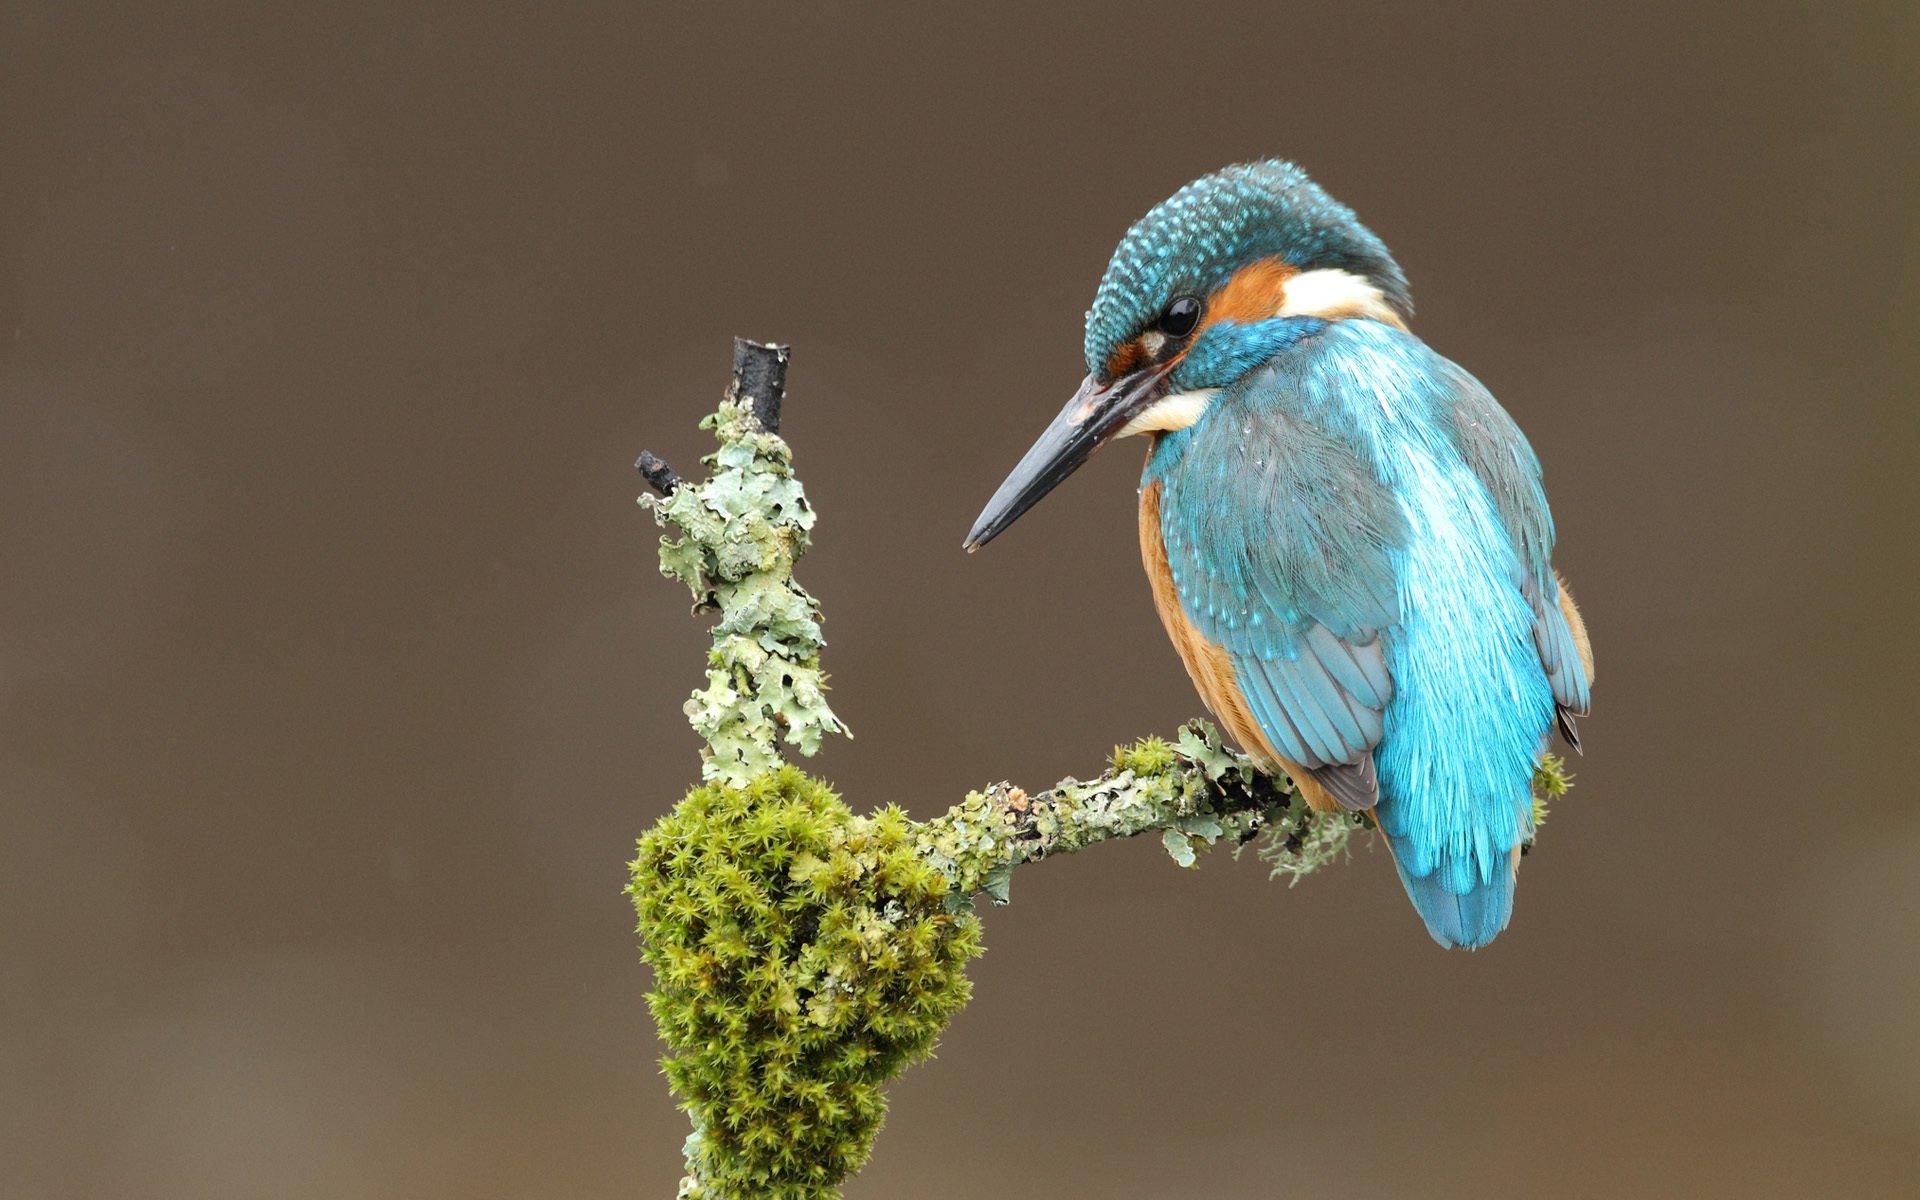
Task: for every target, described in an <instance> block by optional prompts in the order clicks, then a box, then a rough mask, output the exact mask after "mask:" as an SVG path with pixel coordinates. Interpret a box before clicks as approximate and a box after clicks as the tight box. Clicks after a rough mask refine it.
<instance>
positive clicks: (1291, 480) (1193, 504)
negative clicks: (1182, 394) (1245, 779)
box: [1148, 356, 1407, 808]
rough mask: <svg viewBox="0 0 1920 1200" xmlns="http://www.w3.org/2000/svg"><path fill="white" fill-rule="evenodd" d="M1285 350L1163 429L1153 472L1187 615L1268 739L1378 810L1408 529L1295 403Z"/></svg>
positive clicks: (1344, 451)
mask: <svg viewBox="0 0 1920 1200" xmlns="http://www.w3.org/2000/svg"><path fill="white" fill-rule="evenodd" d="M1290 359H1291V356H1287V357H1283V358H1282V359H1279V360H1275V362H1273V363H1270V364H1268V365H1267V366H1265V367H1263V368H1261V369H1259V370H1256V371H1254V372H1252V373H1250V374H1249V375H1248V376H1246V377H1245V378H1243V379H1242V380H1241V381H1240V382H1238V383H1236V384H1235V385H1234V387H1233V388H1231V389H1229V390H1228V391H1227V392H1226V393H1223V394H1222V395H1221V396H1220V397H1218V398H1217V399H1216V400H1215V401H1214V404H1215V406H1216V407H1215V409H1214V411H1212V412H1210V413H1209V415H1208V417H1207V419H1205V420H1203V421H1202V422H1200V423H1199V424H1197V425H1195V426H1193V427H1192V428H1190V429H1187V430H1183V431H1181V432H1179V433H1175V434H1171V435H1168V436H1167V437H1165V438H1163V439H1162V441H1161V445H1160V446H1159V447H1158V448H1157V449H1156V452H1155V455H1154V460H1153V462H1151V463H1150V464H1149V467H1148V476H1149V479H1157V480H1158V481H1159V482H1160V484H1161V487H1162V498H1161V514H1162V521H1161V534H1162V538H1163V540H1164V542H1165V552H1166V555H1167V565H1168V568H1169V570H1170V571H1171V573H1172V576H1173V582H1174V587H1175V590H1176V591H1177V593H1178V595H1179V599H1180V605H1181V608H1182V610H1183V611H1184V613H1185V614H1186V616H1187V619H1188V620H1189V621H1190V622H1192V624H1193V625H1194V627H1195V629H1196V630H1197V631H1198V632H1199V633H1200V635H1201V636H1203V637H1204V638H1206V639H1207V640H1208V641H1209V642H1211V643H1212V644H1214V645H1216V646H1219V647H1220V648H1221V649H1222V650H1223V651H1224V652H1225V654H1226V656H1227V659H1228V661H1229V663H1230V664H1231V665H1232V668H1233V673H1234V679H1235V682H1236V684H1237V685H1238V687H1239V690H1240V692H1241V694H1242V697H1243V698H1244V700H1245V702H1246V706H1247V708H1248V710H1249V711H1250V712H1251V714H1252V715H1253V717H1254V719H1255V721H1257V722H1258V724H1259V726H1260V729H1261V731H1262V732H1263V733H1264V734H1265V735H1266V738H1267V741H1268V743H1269V744H1270V745H1271V746H1272V748H1273V749H1274V751H1275V752H1276V753H1278V754H1279V755H1280V757H1282V758H1284V759H1286V760H1288V761H1289V762H1291V763H1294V764H1297V765H1299V766H1301V767H1305V768H1307V769H1308V770H1309V771H1310V772H1311V773H1312V774H1313V775H1314V776H1315V778H1316V779H1318V780H1319V782H1320V783H1321V784H1322V785H1323V786H1325V787H1326V788H1327V789H1328V790H1329V791H1330V792H1332V793H1333V795H1334V796H1335V797H1336V798H1337V799H1339V800H1340V802H1341V803H1343V804H1345V805H1347V806H1348V807H1350V808H1371V807H1373V805H1374V804H1375V803H1376V802H1377V800H1378V798H1379V782H1378V778H1377V775H1376V773H1375V769H1374V763H1373V756H1372V750H1373V747H1374V746H1376V745H1377V744H1378V743H1379V741H1380V738H1381V733H1382V714H1383V712H1384V710H1385V708H1386V706H1387V704H1388V702H1389V701H1390V700H1392V698H1393V680H1392V678H1391V677H1390V675H1389V672H1388V669H1387V663H1386V656H1385V648H1384V646H1383V644H1382V642H1381V638H1380V633H1381V631H1382V630H1384V629H1386V628H1388V627H1389V626H1391V625H1393V624H1394V623H1395V622H1397V621H1398V620H1399V616H1400V612H1399V597H1398V591H1397V588H1396V586H1395V580H1394V568H1393V554H1394V552H1395V551H1396V550H1397V549H1398V548H1399V547H1400V546H1402V545H1403V543H1404V542H1405V540H1406V531H1407V523H1406V518H1405V516H1404V515H1403V514H1402V512H1401V510H1400V507H1399V504H1398V503H1397V501H1396V500H1395V499H1394V496H1393V494H1392V491H1391V490H1390V488H1389V487H1388V486H1387V485H1386V483H1385V482H1384V481H1383V480H1382V479H1381V478H1380V477H1379V476H1378V474H1377V473H1376V472H1374V471H1373V470H1372V469H1370V468H1369V467H1368V465H1367V463H1366V460H1365V457H1364V456H1363V455H1362V454H1361V453H1359V451H1358V449H1357V447H1356V446H1355V445H1354V444H1353V441H1352V439H1351V438H1350V437H1347V436H1344V435H1343V431H1342V430H1341V429H1340V428H1339V427H1338V424H1337V423H1336V422H1328V421H1326V420H1324V419H1320V418H1321V417H1322V416H1323V415H1324V414H1316V413H1315V412H1313V411H1312V406H1311V405H1310V404H1302V403H1300V402H1299V401H1300V399H1301V397H1302V385H1303V383H1304V382H1305V381H1304V380H1303V379H1302V378H1300V377H1299V373H1298V370H1297V368H1295V367H1293V366H1291V365H1290ZM1176 466H1177V469H1175V467H1176ZM1156 468H1157V469H1156Z"/></svg>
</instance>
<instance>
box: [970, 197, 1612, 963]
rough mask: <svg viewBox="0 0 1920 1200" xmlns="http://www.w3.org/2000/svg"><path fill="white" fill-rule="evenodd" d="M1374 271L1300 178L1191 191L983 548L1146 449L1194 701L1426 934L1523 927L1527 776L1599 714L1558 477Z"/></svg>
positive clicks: (1404, 290)
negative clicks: (1374, 857)
mask: <svg viewBox="0 0 1920 1200" xmlns="http://www.w3.org/2000/svg"><path fill="white" fill-rule="evenodd" d="M1412 317H1413V300H1412V295H1411V292H1410V290H1409V287H1408V283H1407V278H1406V275H1405V273H1404V272H1403V271H1402V270H1401V268H1400V265H1399V264H1398V263H1397V262H1396V261H1395V260H1394V258H1393V256H1392V254H1391V253H1389V252H1388V250H1387V247H1386V244H1385V243H1384V242H1382V241H1381V239H1380V238H1379V237H1377V236H1376V235H1375V234H1374V233H1373V232H1372V231H1371V230H1370V229H1368V228H1367V227H1366V226H1365V225H1363V224H1361V223H1360V221H1359V219H1358V218H1357V217H1356V216H1355V214H1354V212H1353V210H1352V209H1350V208H1348V207H1346V206H1345V205H1343V204H1341V203H1339V202H1338V201H1336V200H1334V199H1333V198H1332V197H1331V196H1330V195H1328V194H1327V193H1326V192H1325V191H1324V190H1322V189H1321V187H1320V186H1319V185H1318V184H1316V183H1314V182H1313V181H1312V180H1311V179H1309V178H1308V177H1307V174H1306V172H1305V171H1303V170H1302V169H1301V168H1300V167H1298V166H1296V165H1294V164H1293V163H1291V162H1287V161H1284V160H1281V159H1268V160H1264V161H1256V162H1249V163H1242V164H1238V165H1234V166H1229V167H1227V168H1225V169H1223V170H1220V171H1216V172H1214V173H1213V174H1210V175H1206V176H1204V177H1202V178H1200V179H1197V180H1195V181H1194V182H1192V183H1189V184H1187V185H1186V186H1185V187H1183V188H1181V189H1180V190H1179V191H1177V192H1175V193H1174V194H1173V195H1172V196H1171V197H1169V198H1168V199H1166V200H1164V201H1162V202H1161V203H1160V204H1158V205H1157V206H1155V207H1154V208H1153V209H1152V210H1150V211H1149V212H1148V213H1147V215H1146V216H1145V217H1143V218H1141V219H1140V220H1139V221H1138V222H1136V223H1135V224H1134V225H1133V226H1132V227H1131V228H1130V229H1129V230H1128V231H1127V233H1126V235H1125V236H1124V237H1123V238H1122V239H1121V241H1120V244H1119V245H1118V247H1116V248H1115V250H1114V252H1113V256H1112V259H1111V260H1110V261H1109V263H1108V265H1107V269H1106V272H1105V274H1104V275H1103V276H1102V278H1101V280H1100V284H1099V287H1098V290H1097V291H1096V293H1095V295H1094V299H1093V306H1092V308H1090V309H1089V310H1088V311H1087V314H1086V337H1085V342H1084V345H1083V351H1084V354H1085V359H1086V367H1087V376H1086V379H1085V380H1084V381H1083V382H1082V383H1081V385H1080V387H1079V389H1078V391H1076V392H1075V393H1074V395H1073V397H1072V399H1070V400H1069V401H1068V402H1067V405H1066V407H1065V408H1063V409H1061V410H1060V413H1059V415H1057V416H1056V417H1054V418H1053V420H1052V422H1051V423H1050V424H1048V425H1047V427H1046V429H1045V431H1044V432H1043V433H1042V434H1041V435H1040V437H1039V439H1038V440H1037V441H1036V442H1034V444H1033V446H1032V448H1031V449H1029V450H1028V451H1027V453H1026V454H1025V455H1024V456H1023V457H1022V458H1021V459H1020V460H1019V463H1018V465H1016V466H1015V467H1014V469H1013V471H1012V473H1011V474H1009V475H1008V476H1007V478H1006V481H1005V482H1004V483H1002V484H1001V485H1000V487H999V489H998V490H997V491H996V492H995V493H994V495H993V498H992V499H991V500H990V501H989V502H988V503H987V506H986V508H985V509H984V510H983V511H982V512H981V514H980V517H979V519H978V520H977V521H976V522H975V523H974V526H973V528H972V531H971V532H970V533H969V534H968V535H967V538H966V541H965V543H964V546H965V548H966V549H968V550H969V551H971V550H976V549H978V548H980V547H981V546H984V545H986V544H987V543H988V542H989V541H991V540H992V539H993V538H994V537H996V536H998V535H999V534H1000V533H1001V532H1003V531H1004V530H1005V529H1006V528H1007V527H1008V526H1009V525H1011V524H1012V523H1013V522H1014V521H1015V520H1016V519H1017V518H1018V517H1020V516H1021V514H1023V513H1025V512H1026V511H1027V510H1028V509H1029V508H1031V507H1032V506H1033V505H1034V504H1035V503H1037V502H1038V501H1039V500H1040V499H1041V498H1042V497H1043V496H1045V495H1046V494H1047V493H1048V492H1050V491H1052V490H1053V488H1054V487H1056V486H1057V485H1058V484H1059V483H1060V482H1061V481H1062V480H1064V479H1066V478H1067V476H1068V475H1070V474H1072V473H1073V471H1074V470H1076V469H1077V468H1078V467H1079V466H1080V465H1081V464H1082V463H1084V462H1086V461H1087V459H1088V458H1089V456H1091V455H1092V454H1093V453H1094V451H1096V450H1098V449H1099V448H1100V447H1102V446H1103V445H1105V444H1107V443H1108V442H1111V441H1114V440H1116V439H1119V438H1125V437H1135V436H1141V437H1145V438H1146V439H1147V454H1146V464H1145V467H1144V469H1143V471H1142V474H1141V481H1140V492H1139V501H1140V514H1139V516H1140V549H1141V559H1142V562H1143V564H1144V565H1145V567H1146V573H1147V576H1148V580H1149V583H1150V585H1151V586H1150V590H1151V592H1152V597H1153V602H1154V606H1155V608H1156V610H1157V611H1158V613H1159V615H1160V618H1161V621H1162V623H1163V624H1164V625H1165V627H1166V632H1167V635H1168V637H1169V638H1170V639H1171V640H1172V642H1173V645H1174V648H1175V650H1176V651H1177V652H1178V654H1179V657H1180V659H1181V660H1182V662H1183V663H1184V664H1185V666H1186V669H1187V673H1188V674H1189V676H1191V678H1192V680H1193V683H1194V686H1195V688H1196V689H1197V690H1198V692H1199V694H1200V697H1201V699H1202V701H1203V702H1204V703H1205V705H1206V706H1207V708H1208V709H1209V710H1210V711H1211V712H1212V713H1213V715H1214V717H1215V719H1216V720H1218V721H1219V722H1220V723H1221V725H1222V726H1223V727H1224V728H1225V729H1226V731H1227V733H1228V735H1229V736H1230V737H1232V739H1233V740H1234V741H1235V742H1237V743H1238V744H1239V745H1240V747H1241V748H1242V749H1243V750H1244V751H1245V752H1246V753H1247V754H1248V755H1249V757H1251V758H1252V759H1253V760H1254V761H1255V763H1256V764H1258V765H1259V766H1260V767H1261V768H1262V769H1264V770H1266V771H1269V772H1282V773H1284V774H1285V775H1286V776H1287V777H1288V778H1290V779H1291V780H1292V781H1293V783H1294V785H1295V787H1296V789H1297V790H1298V791H1299V792H1300V794H1301V795H1302V797H1303V798H1304V799H1305V800H1306V802H1307V803H1308V805H1310V806H1311V807H1312V808H1313V809H1314V810H1316V811H1320V812H1336V811H1345V812H1348V813H1360V814H1365V815H1364V816H1363V817H1360V818H1358V819H1360V820H1362V821H1365V822H1368V823H1370V824H1372V825H1373V826H1374V827H1375V828H1376V829H1377V830H1378V831H1379V832H1380V833H1381V834H1383V835H1384V838H1385V842H1386V845H1387V847H1388V849H1389V851H1390V853H1391V857H1392V860H1393V865H1394V868H1395V870H1396V871H1397V873H1398V875H1399V878H1400V881H1401V883H1402V884H1403V885H1404V887H1405V889H1406V892H1407V895H1408V897H1409V898H1410V899H1411V900H1412V902H1413V907H1414V908H1415V910H1417V911H1418V913H1419V915H1420V917H1421V918H1422V919H1423V920H1424V921H1425V923H1426V927H1427V932H1428V933H1429V934H1430V935H1431V936H1432V938H1433V940H1434V941H1436V942H1438V943H1439V944H1440V945H1441V946H1443V947H1446V948H1449V949H1452V948H1462V949H1468V950H1473V949H1478V948H1481V947H1483V946H1485V945H1487V944H1488V943H1489V942H1491V941H1493V940H1494V938H1495V937H1496V936H1497V935H1498V934H1499V933H1500V932H1501V931H1502V930H1504V929H1505V928H1506V927H1507V925H1508V922H1509V921H1510V919H1511V917H1512V913H1513V896H1514V884H1515V876H1516V873H1517V871H1518V868H1519V861H1520V854H1521V850H1522V847H1523V846H1524V845H1525V844H1526V843H1527V842H1528V841H1529V840H1530V838H1531V836H1532V832H1533V823H1534V808H1533V792H1532V788H1533V778H1534V772H1535V768H1536V766H1537V765H1538V763H1539V762H1540V760H1541V758H1542V756H1543V755H1545V754H1546V753H1547V752H1548V751H1549V749H1550V745H1551V738H1552V736H1553V734H1554V731H1555V730H1556V729H1557V730H1558V731H1559V732H1560V733H1561V735H1562V736H1563V737H1564V738H1565V739H1566V741H1567V743H1568V745H1569V746H1571V747H1572V748H1573V749H1574V750H1576V751H1578V750H1579V748H1580V742H1579V733H1578V727H1577V725H1576V724H1575V720H1576V718H1578V717H1581V716H1585V715H1586V714H1587V712H1588V708H1589V703H1590V693H1591V688H1592V684H1593V676H1594V666H1593V651H1592V647H1591V644H1590V641H1589V639H1588V635H1587V629H1586V623H1585V620H1584V618H1583V617H1582V615H1581V613H1580V610H1579V608H1578V607H1577V606H1576V605H1575V603H1574V600H1573V596H1572V593H1571V592H1570V591H1569V590H1568V588H1567V585H1566V583H1565V581H1564V580H1563V579H1562V578H1561V577H1560V575H1559V574H1558V573H1557V572H1556V571H1555V570H1554V567H1553V564H1552V554H1553V547H1554V526H1553V517H1552V514H1551V512H1550V510H1549V508H1548V505H1547V496H1546V492H1545V490H1544V486H1543V483H1542V478H1541V466H1540V461H1539V459H1538V457H1537V456H1536V455H1535V453H1534V451H1533V448H1532V447H1531V446H1530V445H1529V444H1528V442H1527V439H1526V437H1525V436H1524V435H1523V434H1522V433H1521V432H1520V429H1519V426H1518V425H1516V424H1515V423H1514V421H1513V419H1512V418H1511V417H1510V416H1508V414H1507V412H1506V410H1505V409H1503V408H1502V407H1501V406H1500V404H1499V403H1498V402H1497V401H1496V400H1495V399H1494V398H1493V395H1492V393H1490V392H1489V391H1488V390H1487V389H1486V388H1485V387H1484V386H1482V384H1481V383H1480V382H1479V381H1478V380H1477V379H1475V378H1474V377H1473V376H1472V375H1470V374H1468V373H1467V372H1466V371H1465V370H1464V369H1462V368H1461V367H1459V366H1457V365H1455V364H1454V363H1453V362H1452V361H1450V360H1448V359H1447V358H1444V357H1442V356H1441V355H1440V354H1439V353H1437V352H1436V351H1434V350H1432V349H1430V348H1429V347H1428V346H1427V344H1426V343H1425V342H1423V341H1422V340H1421V339H1420V338H1418V337H1417V336H1415V335H1414V333H1413V332H1412V331H1411V328H1410V322H1411V320H1412Z"/></svg>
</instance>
